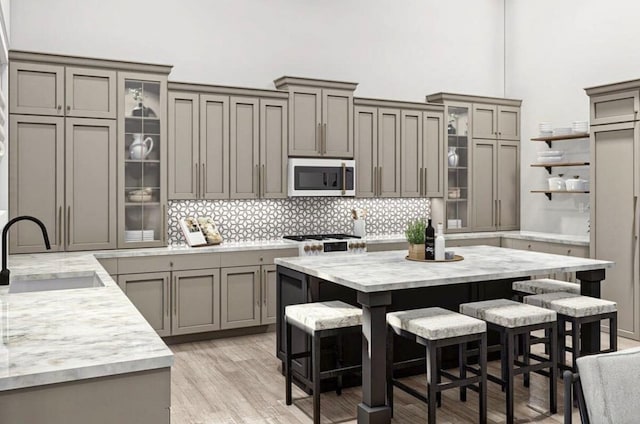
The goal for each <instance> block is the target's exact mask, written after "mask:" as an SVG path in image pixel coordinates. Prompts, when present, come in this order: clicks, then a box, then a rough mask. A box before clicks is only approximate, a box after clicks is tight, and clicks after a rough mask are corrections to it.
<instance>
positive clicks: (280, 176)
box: [260, 99, 289, 199]
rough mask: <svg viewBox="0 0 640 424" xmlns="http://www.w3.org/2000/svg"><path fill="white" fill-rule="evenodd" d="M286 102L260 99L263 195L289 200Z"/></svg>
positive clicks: (261, 188) (261, 186)
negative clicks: (287, 198)
mask: <svg viewBox="0 0 640 424" xmlns="http://www.w3.org/2000/svg"><path fill="white" fill-rule="evenodd" d="M288 116H289V115H288V111H287V101H286V100H277V99H260V192H261V196H262V197H263V198H267V199H281V198H285V197H287V133H288V129H287V118H288Z"/></svg>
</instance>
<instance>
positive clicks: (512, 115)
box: [498, 106, 520, 141]
mask: <svg viewBox="0 0 640 424" xmlns="http://www.w3.org/2000/svg"><path fill="white" fill-rule="evenodd" d="M498 138H500V139H502V140H515V141H519V140H520V108H519V107H515V106H498Z"/></svg>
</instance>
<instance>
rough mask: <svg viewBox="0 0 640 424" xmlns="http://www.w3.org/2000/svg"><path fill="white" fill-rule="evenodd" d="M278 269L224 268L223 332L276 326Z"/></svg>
mask: <svg viewBox="0 0 640 424" xmlns="http://www.w3.org/2000/svg"><path fill="white" fill-rule="evenodd" d="M275 291H276V267H275V265H262V266H260V265H255V266H240V267H232V268H222V271H221V284H220V300H221V305H220V311H221V320H220V328H221V329H229V328H241V327H251V326H254V325H263V324H273V323H275V322H276V293H275Z"/></svg>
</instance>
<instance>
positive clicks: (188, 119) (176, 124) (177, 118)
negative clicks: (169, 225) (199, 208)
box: [167, 92, 200, 200]
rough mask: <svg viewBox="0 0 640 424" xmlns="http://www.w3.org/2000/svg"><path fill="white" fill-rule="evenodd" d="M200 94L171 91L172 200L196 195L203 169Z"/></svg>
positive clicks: (170, 198) (170, 149)
mask: <svg viewBox="0 0 640 424" xmlns="http://www.w3.org/2000/svg"><path fill="white" fill-rule="evenodd" d="M198 103H199V96H198V95H197V94H193V93H178V92H170V93H169V122H168V130H169V139H168V142H169V152H168V155H169V166H168V168H169V169H168V170H167V172H168V176H169V191H168V198H169V200H180V199H184V200H190V199H197V198H198V196H199V191H198V187H199V186H198V177H197V172H198V171H199V170H200V168H199V167H200V163H199V160H200V152H199V149H200V123H199V119H200V114H199V104H198Z"/></svg>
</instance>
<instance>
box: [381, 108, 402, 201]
mask: <svg viewBox="0 0 640 424" xmlns="http://www.w3.org/2000/svg"><path fill="white" fill-rule="evenodd" d="M378 165H379V166H378V172H377V180H378V196H380V197H400V110H397V109H378Z"/></svg>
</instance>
